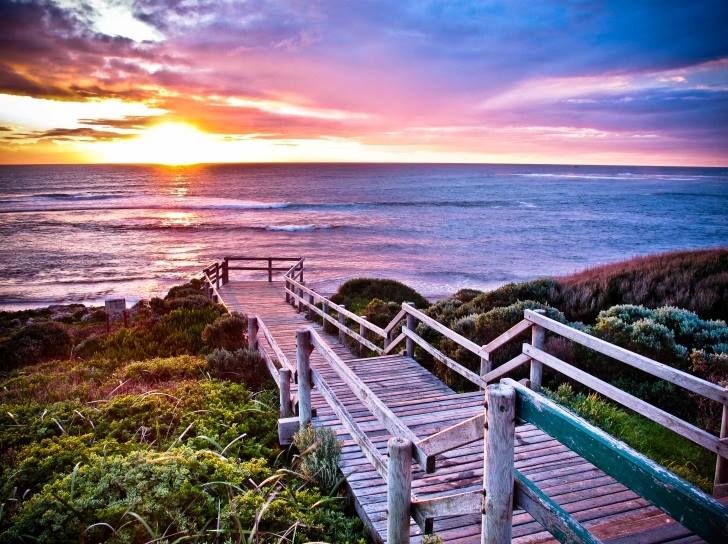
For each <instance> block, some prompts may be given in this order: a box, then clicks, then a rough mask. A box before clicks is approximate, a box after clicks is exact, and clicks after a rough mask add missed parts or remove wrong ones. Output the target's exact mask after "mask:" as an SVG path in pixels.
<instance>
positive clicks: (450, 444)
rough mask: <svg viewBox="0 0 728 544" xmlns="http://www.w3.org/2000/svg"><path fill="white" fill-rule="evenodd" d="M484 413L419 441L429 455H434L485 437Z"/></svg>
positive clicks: (418, 443) (418, 444)
mask: <svg viewBox="0 0 728 544" xmlns="http://www.w3.org/2000/svg"><path fill="white" fill-rule="evenodd" d="M484 417H485V415H484V414H483V413H480V414H477V415H474V416H472V417H469V418H468V419H466V420H465V421H461V422H460V423H455V424H454V425H451V426H450V427H447V428H445V429H443V430H441V431H439V432H437V433H434V434H431V435H430V436H428V437H427V438H423V439H422V440H420V441H419V442H417V446H418V447H420V448H421V449H422V450H423V451H424V452H425V453H426V454H427V455H430V456H434V455H438V454H440V453H444V452H446V451H450V450H452V449H455V448H457V447H460V446H464V445H465V444H470V443H471V442H475V441H476V440H480V439H481V438H483V429H484V428H483V424H484Z"/></svg>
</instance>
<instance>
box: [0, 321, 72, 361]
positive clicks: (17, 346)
mask: <svg viewBox="0 0 728 544" xmlns="http://www.w3.org/2000/svg"><path fill="white" fill-rule="evenodd" d="M71 345H72V340H71V335H70V334H68V332H67V330H66V328H65V327H64V326H63V325H60V324H58V323H53V322H43V323H32V324H30V325H26V326H24V327H22V328H21V329H20V330H18V331H16V332H15V333H14V334H13V335H12V336H10V338H8V339H7V340H5V341H3V342H2V343H0V361H3V363H2V367H1V368H0V370H11V369H13V368H17V367H19V366H22V365H28V364H33V363H37V362H40V361H46V360H48V359H63V358H68V356H69V355H70V353H71Z"/></svg>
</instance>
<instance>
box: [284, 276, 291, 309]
mask: <svg viewBox="0 0 728 544" xmlns="http://www.w3.org/2000/svg"><path fill="white" fill-rule="evenodd" d="M290 288H291V284H290V283H288V276H286V277H285V278H284V279H283V290H284V291H285V292H286V302H287V303H289V304H290V302H291V295H289V294H288V289H290Z"/></svg>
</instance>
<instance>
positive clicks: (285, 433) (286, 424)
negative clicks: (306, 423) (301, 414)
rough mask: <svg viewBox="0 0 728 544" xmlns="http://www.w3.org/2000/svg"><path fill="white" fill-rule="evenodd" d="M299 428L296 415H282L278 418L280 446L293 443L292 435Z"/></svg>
mask: <svg viewBox="0 0 728 544" xmlns="http://www.w3.org/2000/svg"><path fill="white" fill-rule="evenodd" d="M298 429H300V422H299V420H298V416H294V417H284V418H281V419H279V420H278V443H279V444H280V445H281V446H290V445H291V444H293V435H294V434H296V433H297V432H298Z"/></svg>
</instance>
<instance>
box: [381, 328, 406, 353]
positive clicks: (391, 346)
mask: <svg viewBox="0 0 728 544" xmlns="http://www.w3.org/2000/svg"><path fill="white" fill-rule="evenodd" d="M405 338H407V337H406V336H405V335H404V332H401V333H399V336H397V338H395V339H394V340H392V342H390V343H389V344H388V345H387V347H386V348H384V350H383V351H382V355H388V354H390V353H392V352H393V351H394V348H396V347H397V346H398V345H399V344H400V343H401V342H402V341H403V340H404V339H405Z"/></svg>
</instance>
